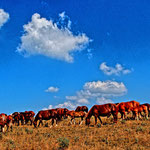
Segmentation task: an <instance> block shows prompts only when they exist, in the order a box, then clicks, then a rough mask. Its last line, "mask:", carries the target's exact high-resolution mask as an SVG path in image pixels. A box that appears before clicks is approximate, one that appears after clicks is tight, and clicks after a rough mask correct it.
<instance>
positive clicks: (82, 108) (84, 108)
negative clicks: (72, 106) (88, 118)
mask: <svg viewBox="0 0 150 150" xmlns="http://www.w3.org/2000/svg"><path fill="white" fill-rule="evenodd" d="M75 111H76V112H79V111H84V112H86V113H88V108H87V107H86V106H78V107H77V108H76V110H75Z"/></svg>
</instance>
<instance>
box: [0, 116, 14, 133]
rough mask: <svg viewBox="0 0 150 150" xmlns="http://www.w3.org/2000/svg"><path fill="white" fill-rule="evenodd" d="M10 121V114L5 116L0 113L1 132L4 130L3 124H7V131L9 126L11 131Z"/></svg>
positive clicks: (11, 119)
mask: <svg viewBox="0 0 150 150" xmlns="http://www.w3.org/2000/svg"><path fill="white" fill-rule="evenodd" d="M12 121H13V117H12V116H11V115H9V116H7V115H6V114H4V113H2V114H0V127H1V132H4V127H5V125H6V126H7V131H8V129H9V127H10V128H11V131H12Z"/></svg>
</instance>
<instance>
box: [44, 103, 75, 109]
mask: <svg viewBox="0 0 150 150" xmlns="http://www.w3.org/2000/svg"><path fill="white" fill-rule="evenodd" d="M76 106H77V104H73V103H72V102H70V101H66V102H64V103H61V104H58V105H55V106H53V105H49V106H48V108H43V109H42V110H48V109H55V108H68V109H75V108H76Z"/></svg>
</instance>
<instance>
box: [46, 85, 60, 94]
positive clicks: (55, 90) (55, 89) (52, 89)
mask: <svg viewBox="0 0 150 150" xmlns="http://www.w3.org/2000/svg"><path fill="white" fill-rule="evenodd" d="M58 91H59V88H57V87H53V86H50V87H49V88H48V89H47V90H45V92H51V93H53V92H58Z"/></svg>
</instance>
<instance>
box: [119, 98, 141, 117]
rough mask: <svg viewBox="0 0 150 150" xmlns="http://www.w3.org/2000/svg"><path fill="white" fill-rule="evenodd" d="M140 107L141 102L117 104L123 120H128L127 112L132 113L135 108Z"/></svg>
mask: <svg viewBox="0 0 150 150" xmlns="http://www.w3.org/2000/svg"><path fill="white" fill-rule="evenodd" d="M139 105H140V103H139V102H136V101H129V102H121V103H119V104H117V105H116V106H117V108H118V111H119V112H120V114H121V118H122V119H123V118H125V119H126V113H125V112H127V113H128V114H129V113H130V111H131V110H132V109H133V108H134V107H138V106H139Z"/></svg>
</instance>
